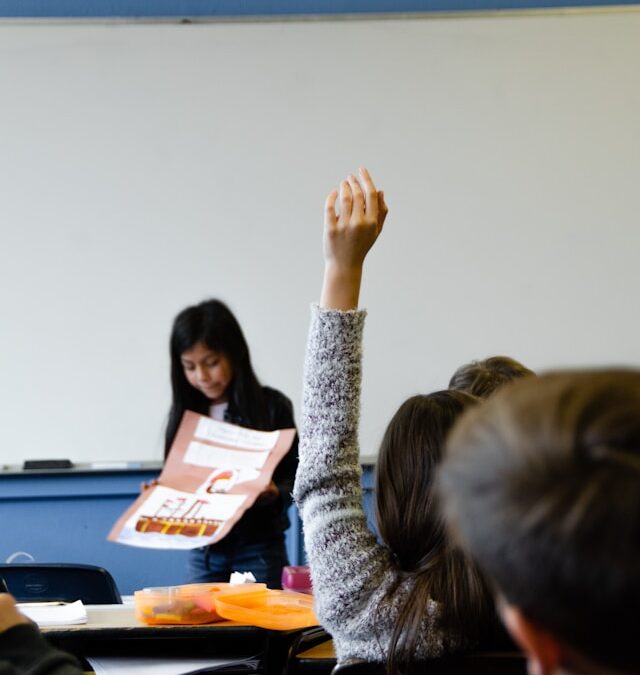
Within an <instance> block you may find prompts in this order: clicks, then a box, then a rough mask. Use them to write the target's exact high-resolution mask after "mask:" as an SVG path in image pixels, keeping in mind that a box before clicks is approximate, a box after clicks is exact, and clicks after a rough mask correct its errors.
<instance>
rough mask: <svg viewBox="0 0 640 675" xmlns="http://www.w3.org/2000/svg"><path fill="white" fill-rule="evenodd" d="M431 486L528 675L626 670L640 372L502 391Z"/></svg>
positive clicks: (564, 376) (638, 537) (546, 379)
mask: <svg viewBox="0 0 640 675" xmlns="http://www.w3.org/2000/svg"><path fill="white" fill-rule="evenodd" d="M437 484H438V487H439V492H440V493H441V494H442V497H443V500H444V511H445V514H446V516H447V518H448V521H449V523H450V526H451V528H452V531H453V532H455V533H456V537H457V538H459V540H460V541H461V542H463V543H464V546H465V547H466V548H468V550H469V551H470V553H471V554H472V555H473V556H474V557H476V558H477V560H478V562H479V564H480V565H481V566H482V567H483V569H484V570H486V571H487V573H488V574H490V575H491V576H492V577H493V579H494V580H495V583H496V584H497V587H498V590H499V594H500V597H501V601H500V603H499V604H500V607H501V613H502V615H503V618H504V621H505V624H506V626H507V628H508V629H509V631H510V632H511V633H512V635H513V637H514V639H515V640H516V641H517V642H518V643H520V645H521V646H522V648H523V649H524V650H525V652H527V654H528V655H529V659H530V668H529V672H530V673H532V675H554V674H557V675H561V674H563V675H569V674H570V673H573V674H574V675H622V674H628V675H631V673H640V648H639V646H640V619H639V618H638V615H639V613H640V371H638V370H633V371H632V370H629V371H622V370H617V371H606V370H601V371H584V372H577V371H573V372H566V373H555V374H553V373H552V374H548V375H543V376H541V377H538V378H524V379H523V380H521V381H519V382H514V383H513V384H511V385H508V386H507V387H505V388H504V389H503V390H501V391H500V392H498V393H497V394H495V395H494V396H492V397H491V398H490V399H489V400H487V401H486V403H483V404H482V405H481V406H478V407H477V408H476V409H474V410H471V411H469V412H468V413H467V414H465V416H464V417H463V419H462V420H461V421H460V422H459V424H458V425H457V426H456V428H455V429H454V431H453V433H452V435H451V438H450V439H449V441H448V443H447V451H446V459H445V460H444V461H443V464H442V466H441V469H440V472H439V477H438V481H437Z"/></svg>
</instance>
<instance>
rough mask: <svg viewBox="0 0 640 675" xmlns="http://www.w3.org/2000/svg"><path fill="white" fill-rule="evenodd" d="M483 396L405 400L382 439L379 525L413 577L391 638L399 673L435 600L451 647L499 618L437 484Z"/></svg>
mask: <svg viewBox="0 0 640 675" xmlns="http://www.w3.org/2000/svg"><path fill="white" fill-rule="evenodd" d="M476 402H477V399H476V398H475V397H474V396H471V395H470V394H466V393H465V392H461V391H440V392H435V393H433V394H429V395H427V396H414V397H412V398H410V399H408V400H407V401H405V403H403V404H402V405H401V406H400V408H399V409H398V411H397V412H396V414H395V415H394V417H393V419H392V420H391V422H390V423H389V426H388V427H387V430H386V432H385V435H384V438H383V440H382V445H381V447H380V452H379V455H378V464H377V470H376V520H377V525H378V530H379V532H380V536H381V537H382V539H383V540H384V542H385V544H386V545H387V546H388V547H389V549H390V550H391V552H392V553H393V555H394V556H395V560H396V563H397V565H398V567H399V568H400V570H401V571H402V572H403V573H404V574H403V575H402V579H403V580H406V579H407V578H409V577H410V578H412V579H413V587H412V591H411V593H410V595H409V597H408V599H407V601H406V603H405V605H404V607H402V608H401V610H400V615H399V619H398V622H397V624H396V628H395V630H394V633H393V635H392V638H391V643H390V646H389V657H388V670H389V672H399V670H401V669H402V667H403V666H406V665H408V664H409V663H410V662H411V660H412V658H415V651H416V647H417V643H418V641H419V638H420V633H421V628H422V624H423V621H424V619H425V615H426V613H427V609H428V604H429V601H430V600H433V601H435V602H437V603H439V605H440V607H439V610H440V613H439V625H440V627H441V628H442V630H443V632H444V634H445V648H446V647H447V644H446V635H447V633H449V634H453V635H455V636H457V637H458V639H459V638H460V636H463V637H464V639H468V640H469V642H470V643H472V642H473V641H475V640H477V639H479V637H480V633H481V632H482V630H483V628H484V629H486V628H487V627H488V625H490V624H491V619H490V617H493V616H494V615H493V602H492V598H491V593H490V592H489V590H488V588H487V586H486V584H485V582H484V578H483V576H482V575H481V574H480V572H479V570H478V568H476V566H475V563H473V562H471V561H470V559H469V558H468V557H467V555H466V554H465V553H463V551H462V550H461V549H460V548H458V547H457V546H455V545H452V543H451V541H450V539H449V536H448V534H447V531H446V529H445V526H444V520H443V518H442V516H441V513H440V508H439V506H438V504H437V502H436V498H435V491H434V488H433V482H434V476H435V469H436V466H437V465H438V464H439V462H440V459H441V457H442V454H443V451H444V440H445V437H446V435H447V434H448V432H449V430H450V429H451V427H452V426H453V423H454V422H455V421H456V419H458V417H459V416H460V414H461V413H462V412H463V411H464V410H465V409H466V408H467V407H468V406H470V405H473V404H474V403H476ZM394 591H395V589H392V590H391V592H392V593H393V592H394Z"/></svg>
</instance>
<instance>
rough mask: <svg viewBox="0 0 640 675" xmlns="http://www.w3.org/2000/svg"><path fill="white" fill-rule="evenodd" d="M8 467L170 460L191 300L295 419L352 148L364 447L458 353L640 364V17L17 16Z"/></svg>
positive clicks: (7, 207)
mask: <svg viewBox="0 0 640 675" xmlns="http://www.w3.org/2000/svg"><path fill="white" fill-rule="evenodd" d="M0 92H1V96H2V105H1V106H0V125H1V128H2V148H1V151H0V181H1V182H0V185H1V186H2V199H0V227H1V228H2V237H1V239H2V241H1V248H0V275H1V277H0V303H1V304H0V311H1V317H2V319H1V321H2V324H1V325H2V327H1V330H0V375H1V376H0V402H1V407H0V423H1V429H2V443H3V451H2V459H1V460H0V461H1V462H2V463H4V464H16V463H20V462H22V460H24V459H35V458H52V457H66V458H70V459H72V460H73V461H77V462H78V461H105V460H150V459H159V458H160V457H161V454H162V435H163V427H164V422H165V418H166V413H167V409H168V405H169V400H170V390H169V374H168V371H169V368H168V346H167V343H168V336H169V329H170V324H171V321H172V319H173V317H174V315H175V314H176V313H177V312H178V311H179V310H180V309H182V308H183V307H184V306H186V305H188V304H192V303H195V302H198V301H200V300H202V299H205V298H208V297H220V298H222V299H224V300H225V301H227V302H228V303H229V305H230V306H231V307H232V309H233V310H234V311H235V312H236V314H237V316H238V318H239V320H240V322H241V324H242V326H243V328H244V331H245V333H246V336H247V339H248V342H249V344H250V347H251V350H252V356H253V361H254V365H255V367H256V370H257V373H258V375H259V377H260V379H261V380H262V381H263V382H264V383H267V384H269V385H271V386H274V387H277V388H279V389H281V390H282V391H284V392H285V393H286V394H288V395H289V396H290V398H291V399H292V400H293V402H294V405H295V408H296V413H297V414H298V415H299V402H300V399H301V377H302V376H301V372H302V362H303V355H304V347H305V340H306V332H307V325H308V317H309V304H310V302H312V301H313V300H315V299H317V298H318V295H319V288H320V281H321V272H322V254H321V230H322V207H323V202H324V198H325V195H326V194H327V193H328V192H329V191H330V190H331V189H332V188H333V187H334V186H336V185H337V183H338V181H339V180H340V179H341V178H342V177H343V176H344V175H345V174H346V173H348V172H351V171H354V170H355V169H356V168H357V166H358V165H359V164H365V165H367V166H368V167H369V168H370V170H371V172H372V174H373V176H374V178H375V179H376V180H377V182H378V184H379V185H380V186H381V187H383V188H384V189H385V192H386V196H387V201H388V203H389V205H390V215H389V218H388V221H387V225H386V226H385V231H384V233H383V235H382V238H381V239H380V241H379V243H378V244H377V246H376V248H375V250H374V251H373V252H372V253H371V255H370V259H369V260H368V262H367V268H366V270H365V277H364V283H363V295H362V299H363V305H364V306H366V307H367V308H368V310H369V317H368V320H367V327H366V336H365V357H364V358H365V361H364V381H363V387H364V389H363V399H362V404H363V413H362V421H361V439H362V448H361V450H362V453H363V454H367V455H372V454H375V453H376V451H377V445H378V443H379V439H380V437H381V434H382V430H383V429H384V427H385V425H386V423H387V422H388V420H389V418H390V416H391V414H392V413H393V411H394V410H395V409H396V407H397V405H399V403H400V402H401V401H402V400H403V399H404V398H406V397H407V396H409V395H412V394H414V393H417V392H427V391H430V390H433V389H436V388H443V387H445V386H446V385H447V382H448V379H449V377H450V375H451V373H452V372H453V371H454V370H455V368H456V367H457V366H459V365H460V364H461V363H463V362H466V361H468V360H470V359H473V358H482V357H485V356H488V355H491V354H503V353H504V354H509V355H512V356H514V357H516V358H518V359H520V360H522V361H523V362H524V363H525V364H527V365H528V366H530V367H532V368H534V369H536V370H539V369H547V368H553V367H558V366H587V365H601V364H610V363H615V364H630V365H636V366H637V365H639V364H640V341H639V340H638V327H639V326H638V301H637V298H636V295H637V289H638V288H639V287H640V283H639V282H640V272H639V266H638V258H639V256H638V254H639V252H640V235H639V234H638V229H639V228H638V222H639V219H638V213H640V203H639V194H640V189H639V186H640V142H639V139H640V129H639V122H638V120H640V13H638V12H637V11H634V10H632V9H627V10H624V11H622V10H621V11H581V12H566V13H528V14H526V13H523V14H517V13H516V14H504V15H502V14H487V15H478V16H472V15H470V16H457V17H446V16H441V17H433V16H431V17H416V18H402V17H398V18H385V19H374V18H370V19H357V20H355V19H354V20H337V19H336V20H322V21H270V22H263V23H257V22H255V23H252V22H236V23H233V22H221V23H197V24H192V25H181V24H172V23H159V24H152V23H147V24H144V23H118V22H113V23H82V22H79V23H28V22H27V23H11V22H5V23H2V24H0Z"/></svg>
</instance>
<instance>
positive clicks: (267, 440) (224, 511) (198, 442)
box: [108, 411, 295, 549]
mask: <svg viewBox="0 0 640 675" xmlns="http://www.w3.org/2000/svg"><path fill="white" fill-rule="evenodd" d="M294 437H295V429H281V430H278V431H256V430H255V429H246V428H244V427H239V426H237V425H234V424H229V423H227V422H219V421H217V420H213V419H211V418H209V417H205V416H203V415H198V414H197V413H194V412H191V411H187V412H186V413H185V414H184V417H183V418H182V422H181V423H180V427H179V428H178V432H177V433H176V437H175V440H174V442H173V445H172V446H171V450H170V452H169V454H168V456H167V461H166V463H165V466H164V469H163V470H162V473H161V474H160V476H159V478H158V481H157V484H155V485H153V486H151V487H148V488H147V489H145V490H144V491H143V493H142V494H141V495H140V497H138V499H137V500H136V501H135V502H134V503H133V504H132V505H131V507H129V508H128V509H127V511H126V512H125V513H124V514H123V515H122V516H121V517H120V518H119V519H118V521H117V522H116V524H115V525H114V527H113V529H112V530H111V532H110V533H109V537H108V538H109V540H111V541H115V542H118V543H121V544H128V545H130V546H140V547H145V548H169V549H190V548H199V547H201V546H206V545H208V544H211V543H214V542H216V541H220V539H222V538H223V537H224V536H225V535H226V534H227V533H228V532H230V531H231V529H232V528H233V526H234V525H235V523H236V522H238V520H240V518H241V517H242V514H243V513H244V512H245V511H246V510H247V509H248V508H249V507H250V506H251V505H252V504H253V503H254V502H255V500H256V498H257V497H258V495H259V494H260V493H261V492H263V491H264V490H265V489H266V488H267V486H268V485H269V482H270V481H271V477H272V475H273V471H274V470H275V468H276V466H277V465H278V462H280V460H281V459H282V458H283V457H284V456H285V454H286V453H287V451H288V450H289V448H290V447H291V444H292V443H293V439H294Z"/></svg>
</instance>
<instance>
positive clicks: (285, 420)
mask: <svg viewBox="0 0 640 675" xmlns="http://www.w3.org/2000/svg"><path fill="white" fill-rule="evenodd" d="M170 351H171V387H172V391H173V400H172V403H171V409H170V411H169V421H168V423H167V430H166V434H165V457H166V455H167V453H168V452H169V449H170V448H171V445H172V443H173V439H174V437H175V435H176V431H177V430H178V426H179V424H180V420H181V419H182V415H183V413H184V412H185V410H193V411H194V412H197V413H200V414H201V415H209V416H210V417H212V418H213V419H217V420H221V421H225V422H231V423H232V424H238V425H241V426H244V427H250V428H252V429H260V430H262V431H273V430H275V429H286V428H292V427H295V422H294V419H293V406H292V405H291V401H290V400H289V399H288V398H287V397H286V396H285V395H284V394H282V393H281V392H279V391H277V390H276V389H271V388H270V387H264V386H262V385H261V384H260V383H259V382H258V379H257V377H256V375H255V373H254V371H253V367H252V366H251V359H250V356H249V347H248V346H247V342H246V340H245V338H244V335H243V333H242V329H241V328H240V325H239V324H238V322H237V320H236V318H235V316H234V315H233V314H232V313H231V311H230V310H229V308H228V307H227V306H226V305H225V304H224V303H222V302H220V301H219V300H207V301H205V302H202V303H200V304H199V305H194V306H192V307H187V308H186V309H184V310H183V311H182V312H180V314H178V316H177V317H176V318H175V321H174V322H173V329H172V331H171V340H170ZM297 446H298V442H297V438H296V440H295V441H294V443H293V444H292V446H291V449H290V450H289V452H288V453H287V454H286V455H285V457H283V459H282V461H281V462H280V464H278V466H277V467H276V470H275V471H274V474H273V479H272V481H271V484H270V485H269V487H268V488H267V490H266V491H265V492H263V493H262V494H261V495H260V496H259V497H258V499H257V500H256V502H255V503H254V505H253V506H252V507H251V508H250V509H248V510H247V511H246V512H245V514H244V515H243V516H242V518H241V519H240V521H239V522H238V523H236V525H235V527H234V528H233V530H231V532H230V533H229V534H228V535H227V536H226V537H225V538H224V539H223V540H222V541H220V542H218V543H216V544H212V545H210V546H206V547H204V548H199V549H195V550H193V551H192V552H191V556H190V559H189V573H190V574H189V576H190V581H192V582H209V581H227V580H228V578H229V575H230V574H231V572H233V571H236V570H237V571H241V572H246V571H249V572H252V573H253V575H254V576H255V578H256V581H259V582H262V583H266V584H267V586H268V587H269V588H279V587H280V577H281V573H282V568H283V567H284V566H285V565H287V564H288V561H287V554H286V549H285V540H284V533H285V530H286V529H287V528H288V527H289V518H288V515H287V509H288V507H289V505H290V504H291V489H292V486H293V479H294V476H295V472H296V466H297V463H298V457H297V454H298V453H297Z"/></svg>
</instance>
